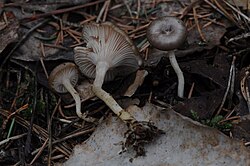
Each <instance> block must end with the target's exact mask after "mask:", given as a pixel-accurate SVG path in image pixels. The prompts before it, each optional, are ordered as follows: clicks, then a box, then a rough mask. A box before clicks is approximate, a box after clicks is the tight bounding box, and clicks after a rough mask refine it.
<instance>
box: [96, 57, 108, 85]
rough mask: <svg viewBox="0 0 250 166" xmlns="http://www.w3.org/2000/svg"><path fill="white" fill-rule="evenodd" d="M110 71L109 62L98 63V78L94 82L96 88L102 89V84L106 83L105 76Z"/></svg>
mask: <svg viewBox="0 0 250 166" xmlns="http://www.w3.org/2000/svg"><path fill="white" fill-rule="evenodd" d="M108 69H109V65H108V63H107V62H98V63H97V65H96V69H95V70H96V72H95V74H96V76H95V80H94V86H96V87H102V84H103V82H104V78H105V75H106V73H107V71H108Z"/></svg>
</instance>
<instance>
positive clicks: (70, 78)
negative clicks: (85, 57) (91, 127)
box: [49, 62, 93, 122]
mask: <svg viewBox="0 0 250 166" xmlns="http://www.w3.org/2000/svg"><path fill="white" fill-rule="evenodd" d="M78 76H79V72H78V69H77V67H76V65H75V64H74V63H71V62H66V63H63V64H60V65H59V66H57V67H55V68H54V69H53V71H52V72H51V73H50V76H49V86H50V87H51V89H53V90H54V91H56V92H57V93H67V92H69V93H70V94H71V95H72V97H73V98H74V100H75V103H76V114H77V116H78V117H80V118H82V119H84V120H86V121H90V122H93V120H92V119H91V118H86V115H85V114H82V113H81V100H80V96H79V94H78V92H77V91H76V90H75V89H74V86H75V85H76V84H77V82H78Z"/></svg>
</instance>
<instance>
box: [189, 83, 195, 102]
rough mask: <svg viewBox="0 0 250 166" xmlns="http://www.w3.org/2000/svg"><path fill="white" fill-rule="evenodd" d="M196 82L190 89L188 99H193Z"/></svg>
mask: <svg viewBox="0 0 250 166" xmlns="http://www.w3.org/2000/svg"><path fill="white" fill-rule="evenodd" d="M194 84H195V83H194V82H193V83H192V86H191V88H190V91H189V93H188V99H190V98H191V96H192V93H193V91H194Z"/></svg>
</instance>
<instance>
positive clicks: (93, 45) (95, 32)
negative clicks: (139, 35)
mask: <svg viewBox="0 0 250 166" xmlns="http://www.w3.org/2000/svg"><path fill="white" fill-rule="evenodd" d="M83 39H84V41H85V42H86V47H76V48H75V49H74V52H75V63H76V65H77V66H78V67H79V69H80V71H81V72H82V73H83V74H84V75H86V76H88V77H90V78H94V83H93V87H92V90H93V91H94V93H95V94H96V96H97V97H99V98H100V99H102V100H103V101H104V102H105V103H106V104H107V105H108V106H109V108H110V109H111V110H112V111H113V112H114V113H115V114H116V115H117V116H118V117H120V118H121V119H122V120H123V121H124V122H125V123H126V124H128V125H129V128H130V130H132V131H133V132H132V133H135V132H138V133H136V134H135V135H137V136H138V138H141V137H140V136H142V134H143V136H145V132H148V133H149V132H151V133H152V131H151V130H150V129H151V128H154V129H155V127H153V126H152V125H146V123H140V122H138V121H137V120H136V119H135V118H134V117H133V116H132V115H130V114H129V113H128V112H127V111H125V110H124V109H123V108H121V107H120V105H119V104H118V103H117V102H116V101H115V100H114V99H113V97H112V96H111V95H110V94H109V93H107V92H106V91H104V90H103V89H102V85H103V82H104V81H110V80H112V79H113V78H114V77H115V76H118V75H120V76H124V75H128V74H129V73H132V72H134V71H136V70H137V69H138V68H139V66H140V64H141V63H142V62H141V59H140V58H139V56H138V55H137V54H138V53H137V49H136V47H135V46H134V45H133V43H132V41H131V40H130V39H129V37H128V36H127V35H126V34H125V33H124V32H123V31H121V30H120V29H119V28H117V27H116V26H114V25H113V24H112V23H109V22H106V23H102V24H95V23H90V24H86V25H85V26H84V27H83ZM150 127H151V128H150ZM149 130H150V131H149ZM154 131H155V130H154ZM140 134H141V135H140ZM139 135H140V136H139ZM151 135H152V136H154V134H151ZM133 138H134V137H133ZM136 139H137V137H136Z"/></svg>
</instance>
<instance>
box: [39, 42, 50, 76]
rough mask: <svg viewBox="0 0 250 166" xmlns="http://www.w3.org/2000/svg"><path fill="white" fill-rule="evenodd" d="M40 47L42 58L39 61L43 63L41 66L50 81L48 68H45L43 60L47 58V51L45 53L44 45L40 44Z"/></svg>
mask: <svg viewBox="0 0 250 166" xmlns="http://www.w3.org/2000/svg"><path fill="white" fill-rule="evenodd" d="M40 46H41V51H42V56H41V57H40V58H39V59H40V62H41V64H42V67H43V71H44V73H45V75H46V77H47V79H48V78H49V75H48V72H47V69H46V67H45V65H44V62H43V58H45V57H46V55H45V51H44V46H43V43H40Z"/></svg>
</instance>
